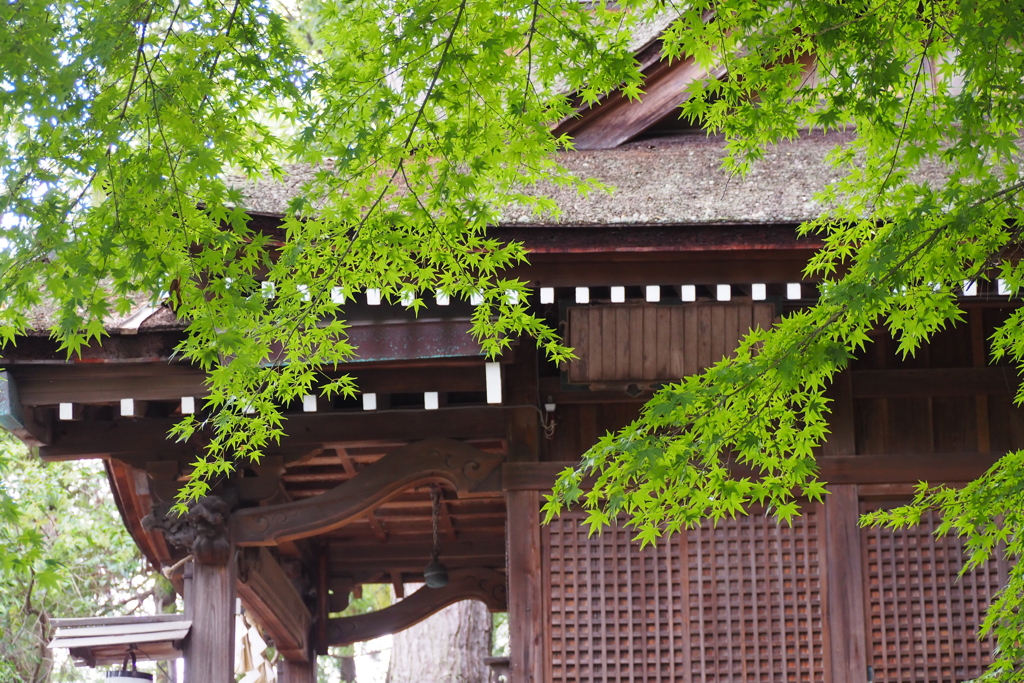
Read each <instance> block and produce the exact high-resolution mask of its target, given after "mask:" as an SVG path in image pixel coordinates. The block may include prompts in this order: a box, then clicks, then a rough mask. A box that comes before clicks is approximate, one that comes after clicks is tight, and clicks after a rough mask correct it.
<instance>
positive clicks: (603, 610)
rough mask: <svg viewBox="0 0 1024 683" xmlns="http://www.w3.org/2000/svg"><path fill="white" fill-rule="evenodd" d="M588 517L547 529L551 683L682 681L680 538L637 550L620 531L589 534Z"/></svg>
mask: <svg viewBox="0 0 1024 683" xmlns="http://www.w3.org/2000/svg"><path fill="white" fill-rule="evenodd" d="M581 519H582V515H578V514H564V515H562V516H561V517H560V518H559V519H557V520H555V521H554V522H552V523H551V524H550V525H549V526H547V527H545V534H544V535H545V546H546V549H547V550H548V553H549V554H548V561H549V563H550V565H549V567H550V571H549V572H548V576H549V581H550V583H549V596H550V601H551V612H550V615H551V622H550V625H551V632H550V634H551V645H552V660H551V669H552V680H553V681H557V682H564V683H584V682H586V683H613V682H618V681H636V682H638V683H639V682H652V683H653V682H655V681H677V680H680V678H681V676H682V673H683V667H684V663H685V651H684V650H685V640H684V637H683V615H682V610H683V605H682V601H681V598H682V594H681V585H682V584H683V582H684V580H685V577H684V576H683V575H682V566H681V562H680V553H679V549H680V539H679V537H673V538H671V539H668V540H666V541H665V542H663V543H660V544H659V545H658V546H657V547H656V548H652V547H647V548H645V549H644V550H642V551H641V550H640V549H639V545H638V544H637V543H634V542H633V541H632V540H631V539H632V536H633V535H635V534H634V533H630V532H629V531H628V530H625V529H623V528H621V527H613V528H610V529H605V530H604V532H603V533H602V534H601V535H599V536H593V537H590V538H588V537H587V529H586V528H585V527H581V526H580V524H579V523H580V521H581Z"/></svg>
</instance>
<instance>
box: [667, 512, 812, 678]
mask: <svg viewBox="0 0 1024 683" xmlns="http://www.w3.org/2000/svg"><path fill="white" fill-rule="evenodd" d="M818 508H819V506H809V507H807V509H806V510H805V511H804V514H803V516H801V517H800V518H798V519H797V520H795V522H794V524H793V526H792V527H787V526H778V525H777V523H776V522H775V521H774V520H773V519H771V518H768V517H766V516H765V515H750V516H748V517H740V518H737V519H735V520H728V521H725V522H720V523H719V524H718V526H717V527H714V528H712V527H709V526H705V527H703V528H701V529H700V530H696V531H693V532H690V533H689V534H687V559H688V565H689V566H688V569H689V572H688V573H689V580H688V592H689V622H690V623H689V633H690V667H689V668H690V672H691V677H692V680H693V681H705V682H708V683H710V682H712V681H716V682H722V683H726V682H736V681H785V682H794V683H805V682H806V683H810V682H812V681H824V680H825V668H826V666H827V662H826V658H825V646H824V640H823V617H822V576H821V565H822V555H823V552H822V550H821V534H820V530H819V522H820V519H821V515H820V514H819V510H818Z"/></svg>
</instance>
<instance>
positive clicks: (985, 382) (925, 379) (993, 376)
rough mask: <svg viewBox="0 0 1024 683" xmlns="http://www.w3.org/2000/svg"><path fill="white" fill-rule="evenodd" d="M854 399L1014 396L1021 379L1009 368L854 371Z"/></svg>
mask: <svg viewBox="0 0 1024 683" xmlns="http://www.w3.org/2000/svg"><path fill="white" fill-rule="evenodd" d="M850 374H851V381H852V385H853V386H852V392H853V397H854V398H888V397H894V396H974V395H978V394H982V395H986V394H1000V395H1005V394H1013V393H1015V392H1016V391H1017V386H1018V385H1019V384H1020V377H1018V376H1017V372H1016V370H1014V369H1013V368H1012V367H1002V366H992V365H989V366H984V367H973V368H930V369H925V370H855V371H853V372H852V373H850Z"/></svg>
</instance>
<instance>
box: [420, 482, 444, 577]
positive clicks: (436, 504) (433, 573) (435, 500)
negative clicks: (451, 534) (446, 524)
mask: <svg viewBox="0 0 1024 683" xmlns="http://www.w3.org/2000/svg"><path fill="white" fill-rule="evenodd" d="M440 514H441V492H440V491H439V490H438V488H437V485H436V484H431V485H430V521H431V523H432V528H433V532H434V545H433V548H432V549H431V551H430V562H428V563H427V566H426V567H425V568H424V569H423V580H424V582H426V584H427V587H428V588H444V587H445V586H447V585H448V568H447V567H445V566H444V565H443V564H441V561H440V560H439V559H438V556H439V555H440V554H441V542H440V541H439V540H438V536H437V519H438V517H439V516H440Z"/></svg>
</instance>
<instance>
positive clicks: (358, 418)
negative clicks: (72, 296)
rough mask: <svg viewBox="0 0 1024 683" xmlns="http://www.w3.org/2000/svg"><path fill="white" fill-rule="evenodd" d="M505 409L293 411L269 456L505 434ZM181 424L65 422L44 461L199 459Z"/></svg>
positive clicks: (167, 420)
mask: <svg viewBox="0 0 1024 683" xmlns="http://www.w3.org/2000/svg"><path fill="white" fill-rule="evenodd" d="M506 410H507V409H506V408H504V407H502V406H486V407H485V406H472V407H466V408H440V409H438V410H430V411H427V410H379V411H348V412H339V413H333V414H327V413H310V414H298V415H291V416H289V417H288V419H287V420H286V421H285V430H286V431H287V435H286V436H285V437H284V438H282V439H281V442H280V444H270V445H268V447H267V452H266V455H284V456H290V457H293V458H294V457H295V456H296V454H297V453H299V454H305V453H308V452H309V450H310V449H311V448H314V447H318V446H319V447H323V446H332V445H335V444H339V445H342V446H344V445H345V444H347V443H351V442H365V441H371V440H379V439H381V438H382V437H387V438H388V439H390V440H392V441H410V440H413V439H416V440H419V439H427V438H452V439H472V438H483V437H499V438H501V437H503V436H504V434H505V426H506V414H505V413H506ZM176 422H177V420H176V419H174V418H138V419H133V420H108V421H96V422H61V423H59V424H58V425H57V427H56V428H55V430H54V436H53V444H52V445H51V446H45V447H42V448H40V449H39V455H40V456H41V457H42V458H43V459H44V460H78V459H82V458H107V457H119V458H121V459H122V460H126V461H129V460H131V459H133V458H134V459H137V460H139V459H140V460H141V461H142V462H145V461H147V460H150V459H159V460H165V459H173V458H178V457H180V458H182V459H189V458H191V459H194V458H195V457H196V455H197V453H199V452H200V451H201V448H202V446H201V443H202V438H201V437H202V435H199V437H197V438H196V439H195V443H181V442H176V441H173V440H171V439H168V436H167V434H168V431H169V430H170V428H171V426H172V425H174V424H175V423H176ZM155 454H156V456H157V457H155V458H154V457H153V456H154V455H155Z"/></svg>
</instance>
